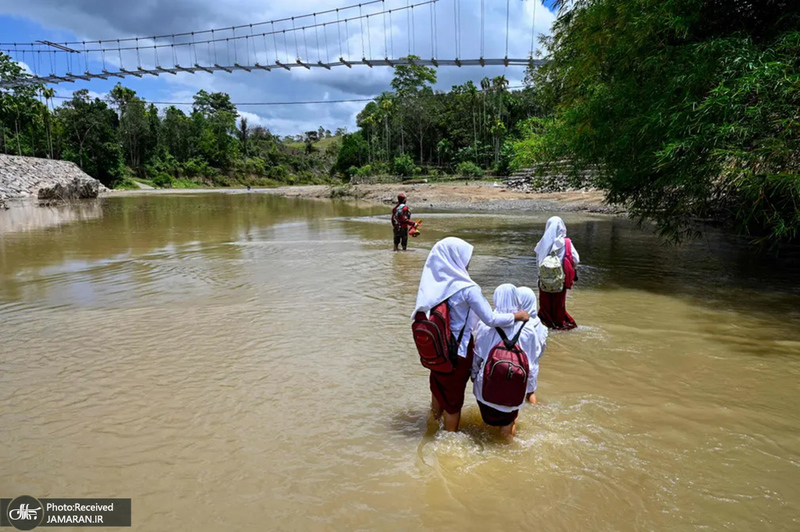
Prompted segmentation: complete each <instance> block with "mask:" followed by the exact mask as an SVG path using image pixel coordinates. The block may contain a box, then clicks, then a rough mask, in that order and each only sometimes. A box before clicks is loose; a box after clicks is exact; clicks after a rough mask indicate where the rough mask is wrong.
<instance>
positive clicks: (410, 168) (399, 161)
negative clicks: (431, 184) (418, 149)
mask: <svg viewBox="0 0 800 532" xmlns="http://www.w3.org/2000/svg"><path fill="white" fill-rule="evenodd" d="M414 169H415V166H414V160H413V159H412V158H411V156H410V155H401V156H400V157H395V158H394V164H392V170H393V171H394V173H395V174H397V175H400V176H403V177H408V176H410V175H413V174H414Z"/></svg>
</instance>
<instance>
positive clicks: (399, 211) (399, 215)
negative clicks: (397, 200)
mask: <svg viewBox="0 0 800 532" xmlns="http://www.w3.org/2000/svg"><path fill="white" fill-rule="evenodd" d="M410 214H411V213H410V212H409V210H408V207H407V206H406V204H405V203H401V204H400V205H397V206H396V207H395V208H394V209H392V226H394V227H396V228H397V229H402V228H404V227H405V226H406V223H405V222H406V220H408V219H409V218H410Z"/></svg>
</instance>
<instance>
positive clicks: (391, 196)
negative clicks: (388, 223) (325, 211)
mask: <svg viewBox="0 0 800 532" xmlns="http://www.w3.org/2000/svg"><path fill="white" fill-rule="evenodd" d="M352 188H353V194H354V195H355V196H356V197H358V198H359V199H361V200H364V201H370V202H376V203H382V204H390V203H394V201H395V198H396V197H397V195H398V194H399V193H400V192H405V193H406V195H407V196H408V202H409V204H410V205H414V206H415V207H417V208H429V209H436V210H478V211H568V212H597V213H608V214H616V213H621V212H624V211H623V209H621V208H618V207H616V206H610V205H607V204H606V203H605V201H604V197H603V193H602V192H600V191H572V192H552V193H526V192H518V191H514V190H509V189H507V188H505V187H503V186H495V185H494V184H493V183H486V182H480V183H475V182H473V183H469V184H467V183H458V184H443V183H432V184H429V183H425V184H417V185H399V184H398V185H385V184H382V185H358V186H354V187H352ZM258 192H264V193H268V194H278V195H281V196H286V197H300V198H327V197H330V192H331V187H327V186H298V187H283V188H275V189H263V190H259V191H258Z"/></svg>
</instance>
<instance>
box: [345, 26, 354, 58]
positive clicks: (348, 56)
mask: <svg viewBox="0 0 800 532" xmlns="http://www.w3.org/2000/svg"><path fill="white" fill-rule="evenodd" d="M344 37H345V39H346V42H347V59H350V58H351V57H352V54H351V53H350V25H349V24H348V23H347V19H344Z"/></svg>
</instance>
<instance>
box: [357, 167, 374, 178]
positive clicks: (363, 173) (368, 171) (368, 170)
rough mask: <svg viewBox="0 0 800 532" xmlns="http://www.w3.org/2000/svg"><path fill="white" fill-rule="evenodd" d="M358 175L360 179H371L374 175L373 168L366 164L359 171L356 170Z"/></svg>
mask: <svg viewBox="0 0 800 532" xmlns="http://www.w3.org/2000/svg"><path fill="white" fill-rule="evenodd" d="M356 175H357V176H358V177H369V176H371V175H372V166H370V165H368V164H365V165H364V166H362V167H361V168H359V169H358V170H356Z"/></svg>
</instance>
